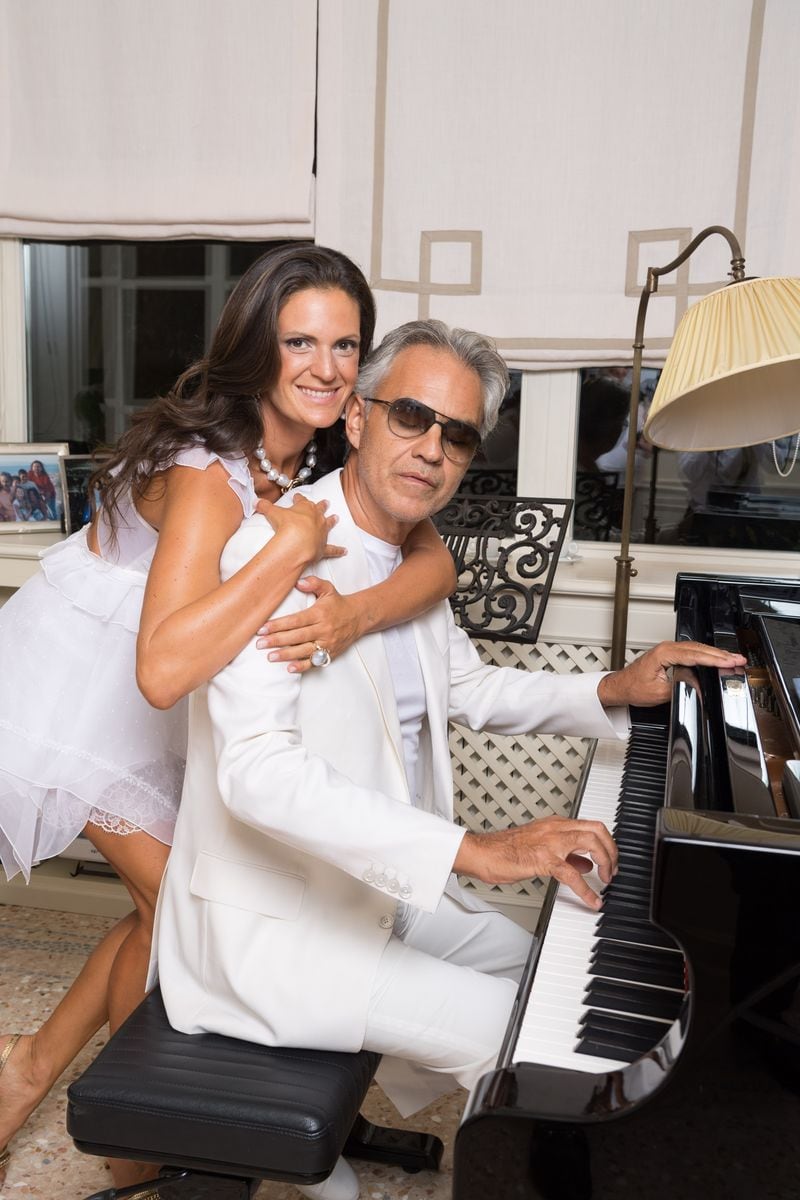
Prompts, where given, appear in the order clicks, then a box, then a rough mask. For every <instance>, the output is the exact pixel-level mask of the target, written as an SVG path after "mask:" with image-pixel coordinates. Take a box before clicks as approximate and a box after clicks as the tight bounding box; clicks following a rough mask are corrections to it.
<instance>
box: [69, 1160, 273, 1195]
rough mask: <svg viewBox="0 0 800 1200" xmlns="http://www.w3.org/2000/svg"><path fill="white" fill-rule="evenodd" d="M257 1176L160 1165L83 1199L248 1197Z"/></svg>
mask: <svg viewBox="0 0 800 1200" xmlns="http://www.w3.org/2000/svg"><path fill="white" fill-rule="evenodd" d="M260 1183H261V1180H260V1179H242V1178H241V1177H240V1176H239V1177H236V1176H233V1175H214V1174H211V1173H210V1172H207V1171H195V1170H188V1169H184V1168H176V1167H164V1168H163V1170H162V1172H161V1174H160V1175H159V1176H158V1178H156V1179H148V1180H147V1182H146V1183H136V1184H133V1185H132V1186H131V1187H126V1188H113V1187H110V1188H106V1189H105V1191H102V1192H95V1193H94V1195H92V1196H88V1197H87V1200H151V1198H152V1200H252V1197H253V1195H254V1194H255V1190H256V1188H257V1187H258V1185H259V1184H260Z"/></svg>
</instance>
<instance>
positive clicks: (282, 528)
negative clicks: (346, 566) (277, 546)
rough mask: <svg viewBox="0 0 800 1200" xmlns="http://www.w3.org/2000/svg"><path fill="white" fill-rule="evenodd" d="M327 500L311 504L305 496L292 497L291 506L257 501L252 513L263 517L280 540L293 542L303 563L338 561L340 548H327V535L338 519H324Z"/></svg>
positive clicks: (331, 546) (332, 517)
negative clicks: (324, 559) (326, 560)
mask: <svg viewBox="0 0 800 1200" xmlns="http://www.w3.org/2000/svg"><path fill="white" fill-rule="evenodd" d="M327 508H328V501H327V500H317V501H316V502H312V501H311V500H308V499H307V498H306V497H305V496H301V495H299V494H298V495H296V496H295V497H294V498H293V501H292V504H291V507H286V508H284V506H283V505H280V504H270V502H269V501H268V500H259V501H258V504H257V505H256V511H257V512H260V513H261V515H262V516H263V517H266V518H267V520H268V521H269V523H270V525H271V526H272V528H273V529H274V531H275V536H276V537H280V538H281V540H282V541H289V540H293V541H294V544H295V545H296V546H297V548H298V550H299V552H300V554H301V557H302V559H303V561H304V562H308V563H312V562H317V561H318V560H319V559H320V558H340V557H341V556H342V555H343V554H346V553H347V551H346V550H345V548H344V546H333V545H328V535H329V534H330V532H331V530H332V529H333V527H334V525H335V524H336V522H337V521H338V520H339V518H338V517H336V516H331V517H329V516H327V515H326V513H327Z"/></svg>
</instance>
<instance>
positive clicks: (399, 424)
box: [363, 396, 481, 466]
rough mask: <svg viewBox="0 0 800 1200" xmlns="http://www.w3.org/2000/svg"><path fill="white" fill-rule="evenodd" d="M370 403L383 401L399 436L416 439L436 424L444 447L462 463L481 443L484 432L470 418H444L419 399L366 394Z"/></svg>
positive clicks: (391, 423) (468, 458)
mask: <svg viewBox="0 0 800 1200" xmlns="http://www.w3.org/2000/svg"><path fill="white" fill-rule="evenodd" d="M363 399H364V400H366V401H367V403H368V404H382V405H383V406H384V408H385V409H386V412H387V417H388V421H389V429H390V430H391V431H392V433H394V434H396V435H397V437H402V438H415V437H420V436H421V435H422V434H423V433H427V432H428V430H429V429H431V428H432V427H433V426H434V425H438V426H439V427H440V428H441V431H442V450H443V451H444V453H445V454H446V455H447V457H448V458H449V459H450V461H451V462H453V463H457V464H458V465H459V466H461V465H463V464H464V463H468V462H469V461H470V459H471V458H472V456H473V454H474V453H475V451H476V450H477V449H478V446H480V444H481V433H480V430H479V429H476V428H475V426H474V425H468V424H467V422H466V421H457V420H456V419H455V418H454V417H445V419H444V420H440V419H439V418H440V416H443V415H444V414H439V413H437V412H436V411H435V409H433V408H428V406H427V404H420V402H419V400H411V399H410V398H409V397H408V396H401V397H400V399H399V400H378V399H377V398H376V397H375V396H364V397H363Z"/></svg>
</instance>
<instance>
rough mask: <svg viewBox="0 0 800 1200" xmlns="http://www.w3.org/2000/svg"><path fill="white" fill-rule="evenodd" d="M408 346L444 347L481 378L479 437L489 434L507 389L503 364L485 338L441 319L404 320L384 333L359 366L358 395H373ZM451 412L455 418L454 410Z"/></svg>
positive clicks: (440, 348)
mask: <svg viewBox="0 0 800 1200" xmlns="http://www.w3.org/2000/svg"><path fill="white" fill-rule="evenodd" d="M410 346H432V347H434V349H436V350H447V351H449V353H450V354H452V355H453V357H454V358H457V359H458V360H459V362H462V363H463V364H464V366H465V367H470V368H471V369H472V370H473V371H475V373H476V374H477V376H478V378H479V379H480V381H481V392H482V394H483V419H482V420H481V427H480V428H481V437H486V436H487V434H489V433H491V431H492V430H493V429H494V427H495V425H496V424H497V418H498V415H499V413H500V405H501V404H502V402H503V397H504V396H505V394H506V392H507V391H508V385H509V379H508V370H507V369H506V364H505V363H504V362H503V360H502V358H501V357H500V355H499V354H498V353H497V350H496V349H495V348H494V346H493V345H492V343H491V342H490V341H489V339H488V338H485V337H483V336H482V335H481V334H479V333H472V332H471V330H469V329H451V328H450V327H449V325H445V323H444V321H434V320H429V321H408V322H407V324H405V325H399V326H398V327H397V329H393V330H392V331H391V332H390V333H387V334H386V337H385V338H384V339H383V341H382V342H381V344H380V346H378V348H377V349H376V350H373V352H372V354H370V356H369V358H368V359H367V360H366V362H364V363H363V364H362V366H361V370H360V371H359V373H358V382H357V383H356V391H357V392H358V394H359V396H363V397H365V398H368V397H370V396H374V395H375V393H376V391H377V390H378V388H379V387H380V385H381V383H382V382H383V380H384V379H385V377H386V376H387V375H388V373H389V371H390V370H391V367H392V364H393V362H394V360H395V359H396V358H397V355H398V354H399V353H400V352H401V351H402V350H407V349H408V348H409V347H410ZM395 399H399V397H395ZM451 415H452V416H454V417H455V416H457V413H455V412H454V413H452V414H451Z"/></svg>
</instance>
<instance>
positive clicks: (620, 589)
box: [611, 225, 745, 671]
mask: <svg viewBox="0 0 800 1200" xmlns="http://www.w3.org/2000/svg"><path fill="white" fill-rule="evenodd" d="M712 233H720V234H722V236H723V237H724V238H726V240H727V242H728V245H729V246H730V248H731V270H730V275H731V282H732V283H741V282H742V281H743V279H744V278H745V274H744V258H743V256H742V250H741V247H740V245H739V243H738V241H737V240H736V237H735V236H734V234H732V233H731V231H730V229H726V228H725V226H724V225H709V226H708V228H707V229H704V230H702V232H701V233H698V235H697V237H695V238H692V240H691V242H689V245H688V246H687V247H686V249H685V250H682V251H681V253H680V254H679V255H678V256H677V258H673V260H672V262H669V263H667V265H666V266H665V267H648V268H647V282H646V283H645V285H644V287H643V288H642V294H641V296H640V298H639V310H638V313H637V316H636V331H635V333H634V341H633V372H632V377H631V407H630V416H629V418H628V454H627V458H626V460H625V490H624V493H623V505H622V527H621V529H620V547H619V554H617V555H616V556H615V557H616V563H617V574H616V580H615V583H614V623H613V631H612V639H611V669H612V671H618V670H620V668H621V667H624V665H625V642H626V640H627V635H628V602H629V599H630V581H631V578H632V577H633V576H634V575H636V571H635V570H634V569H633V558H632V556H631V553H630V541H631V520H632V516H633V485H634V472H635V468H636V442H637V437H636V430H637V426H638V417H639V394H640V391H641V380H642V351H643V350H644V322H645V316H646V315H647V305H648V304H649V302H650V297H651V295H652V294H653V292H657V291H658V279H659V276H660V275H668V274H669V273H670V271H674V270H675V269H676V268H677V267H679V266H681V264H682V263H684V262H686V259H687V258H690V257H691V256H692V255H693V254H694V252H695V250H696V249H697V247H698V246H699V245H700V244H701V243H702V242H704V241H705V240H706V238H707V237H710V236H711V234H712Z"/></svg>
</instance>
